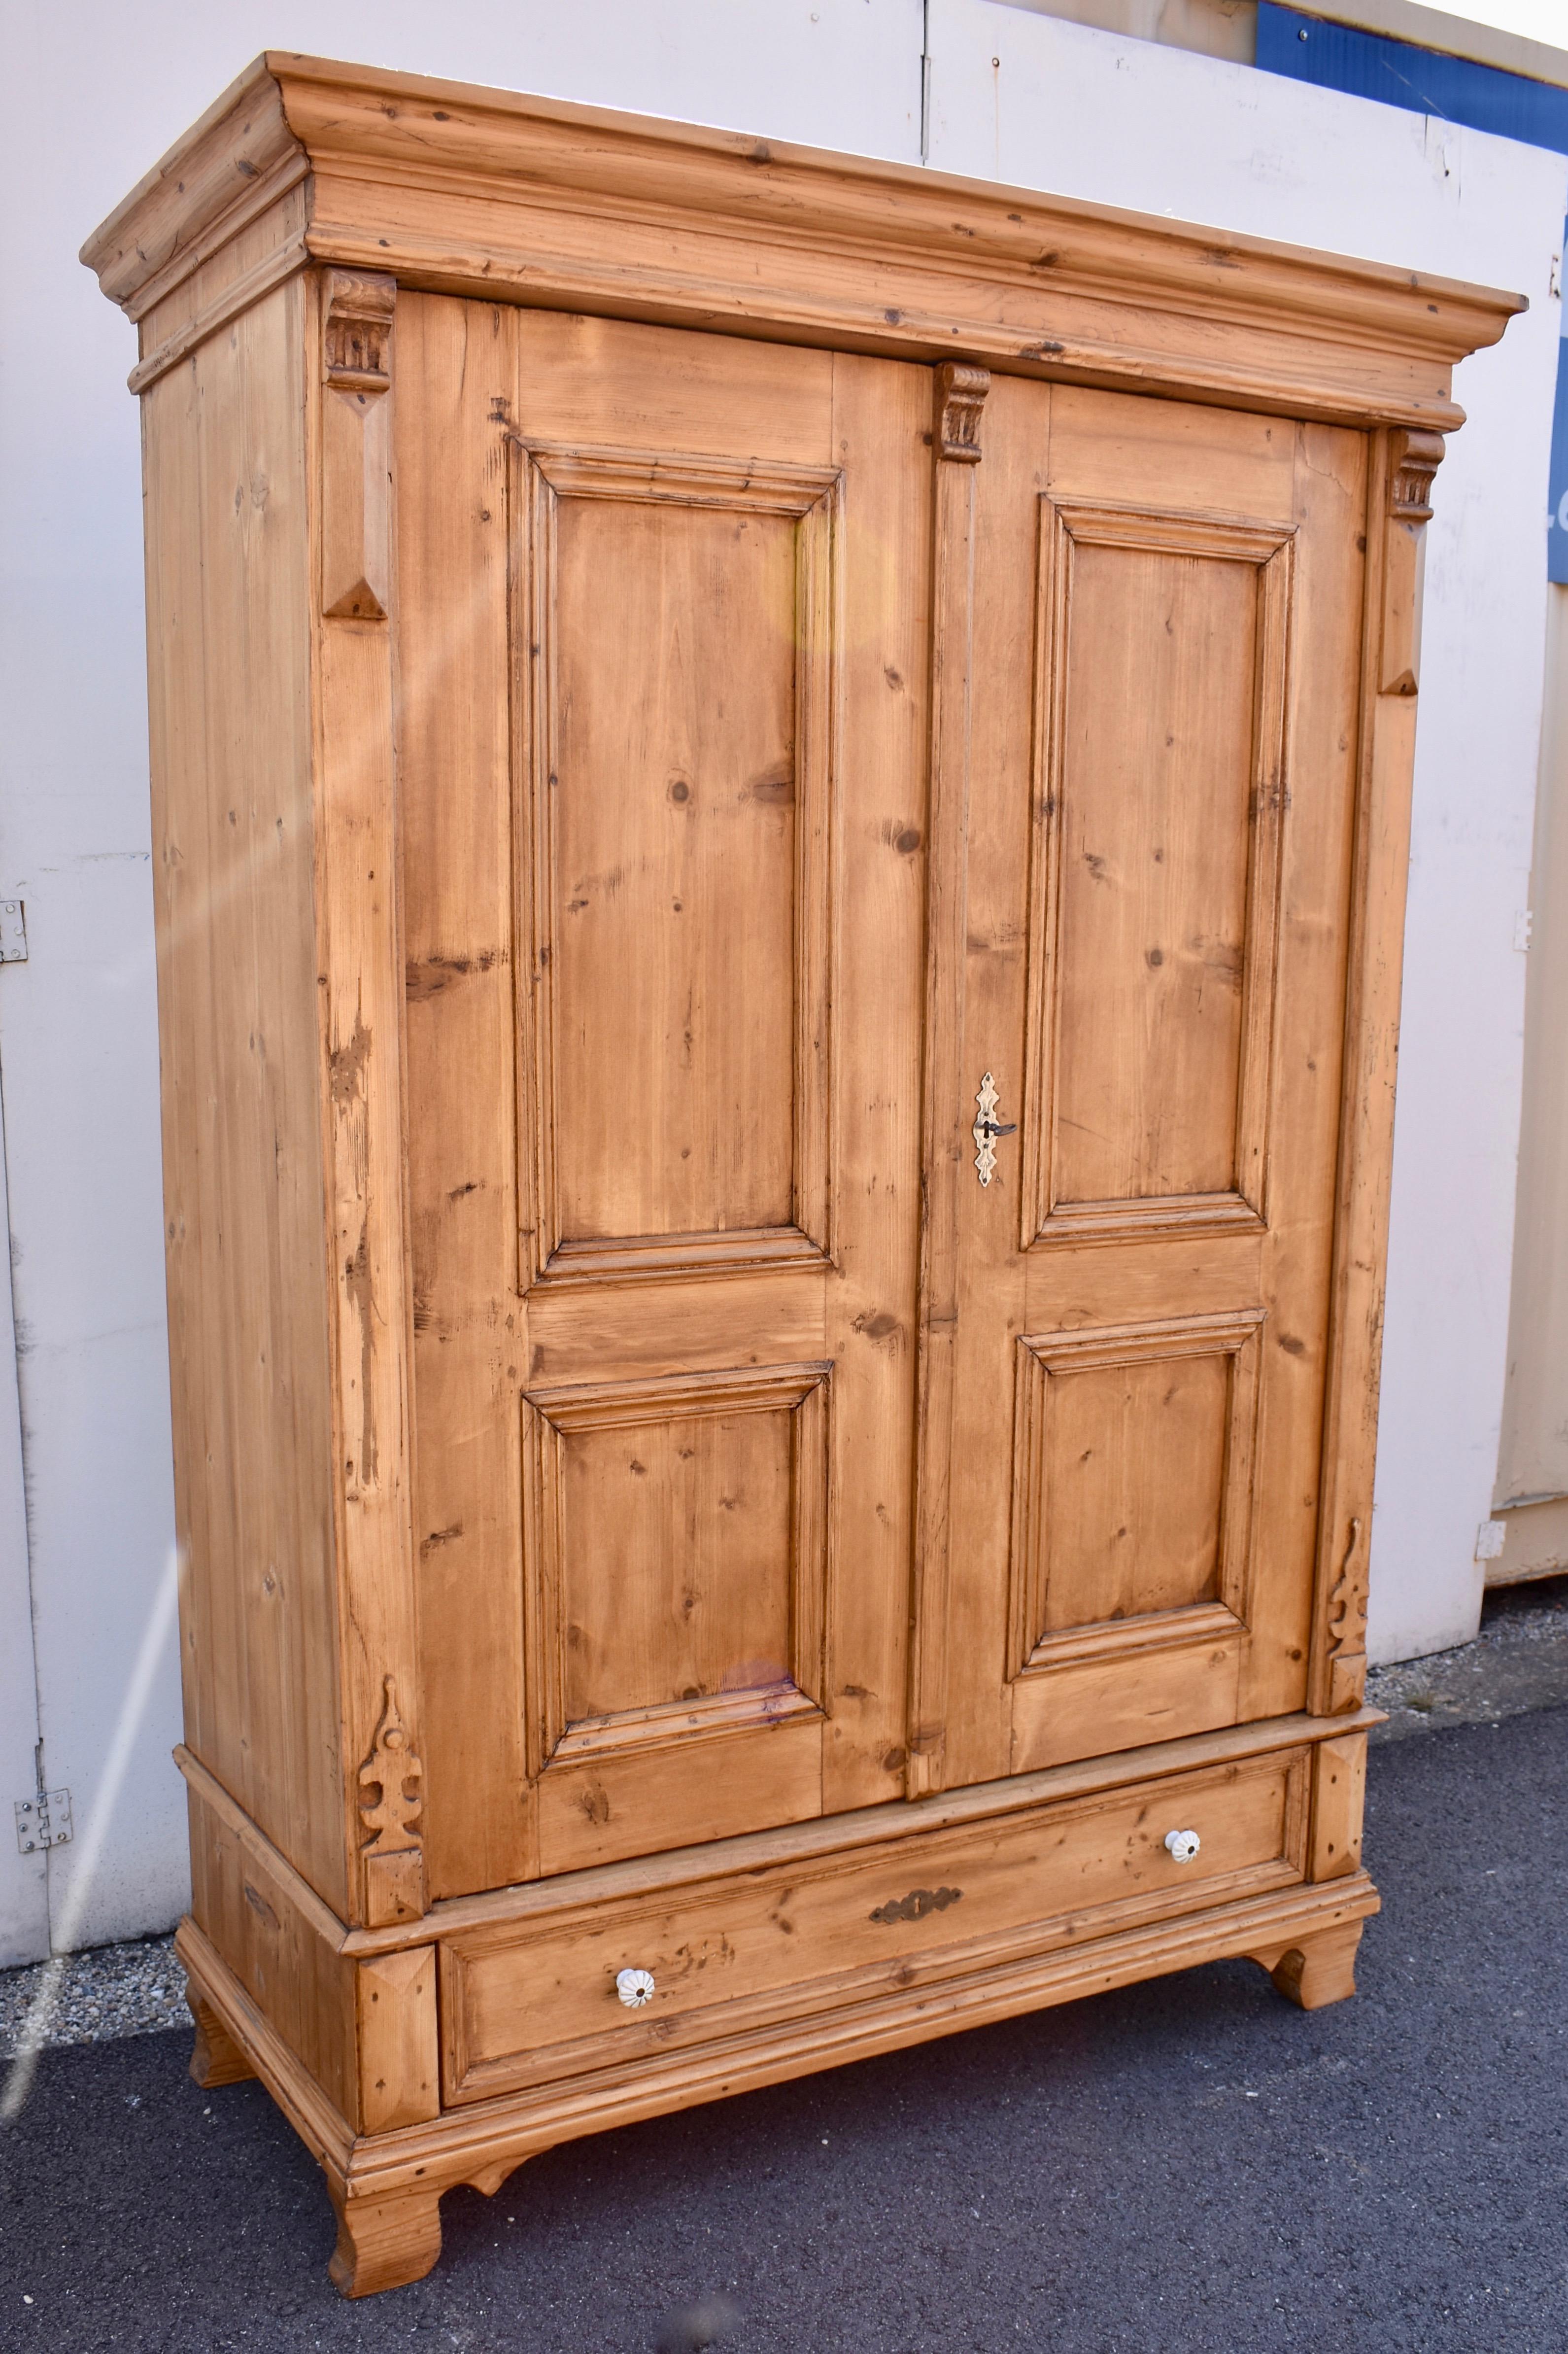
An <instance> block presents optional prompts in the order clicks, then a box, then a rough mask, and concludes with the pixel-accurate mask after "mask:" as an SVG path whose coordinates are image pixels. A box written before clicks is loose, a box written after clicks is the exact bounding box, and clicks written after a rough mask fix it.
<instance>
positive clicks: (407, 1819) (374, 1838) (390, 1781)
mask: <svg viewBox="0 0 1568 2354" xmlns="http://www.w3.org/2000/svg"><path fill="white" fill-rule="evenodd" d="M384 1689H385V1691H386V1695H387V1698H386V1705H385V1707H384V1708H383V1710H382V1712H381V1722H380V1723H379V1724H378V1725H377V1727H376V1740H375V1743H374V1744H373V1745H372V1748H371V1752H370V1755H369V1756H368V1757H367V1758H366V1761H365V1763H364V1765H362V1766H361V1767H360V1769H359V1790H360V1797H359V1811H360V1815H361V1817H362V1818H363V1819H364V1822H365V1827H366V1830H367V1831H368V1832H369V1834H370V1836H369V1838H368V1839H367V1840H366V1841H365V1842H364V1844H363V1846H362V1848H361V1850H360V1854H361V1857H362V1859H363V1861H364V1865H365V1912H366V1924H367V1925H368V1926H369V1927H370V1928H372V1929H381V1928H386V1927H387V1926H388V1925H391V1924H394V1923H396V1922H398V1921H417V1920H418V1918H419V1916H420V1915H421V1914H422V1913H423V1912H424V1910H425V1855H424V1848H423V1845H422V1843H421V1838H420V1832H421V1817H422V1815H423V1813H424V1806H425V1798H424V1777H425V1768H424V1765H423V1764H422V1762H421V1760H420V1759H419V1757H418V1755H416V1753H415V1751H414V1750H413V1749H412V1748H411V1747H410V1745H409V1742H408V1727H407V1726H406V1725H405V1724H404V1723H403V1720H402V1717H401V1715H400V1713H399V1712H398V1708H397V1691H396V1688H395V1686H394V1682H393V1679H392V1678H391V1677H390V1676H388V1677H387V1679H386V1681H385V1685H384ZM410 1786H413V1787H410Z"/></svg>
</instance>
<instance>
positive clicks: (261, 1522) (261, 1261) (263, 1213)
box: [143, 285, 346, 1910]
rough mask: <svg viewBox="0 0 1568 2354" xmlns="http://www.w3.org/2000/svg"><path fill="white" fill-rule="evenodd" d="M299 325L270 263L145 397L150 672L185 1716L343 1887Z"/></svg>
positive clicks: (319, 1873)
mask: <svg viewBox="0 0 1568 2354" xmlns="http://www.w3.org/2000/svg"><path fill="white" fill-rule="evenodd" d="M306 339H307V325H306V318H305V307H304V302H303V299H302V287H301V286H299V285H291V286H288V287H283V288H280V289H278V290H277V291H276V292H273V293H271V294H270V295H269V296H267V297H266V299H265V300H264V301H263V302H260V303H258V304H257V305H256V306H255V307H254V308H253V309H251V310H250V311H249V312H248V313H246V315H245V317H244V318H243V319H241V320H238V321H237V322H236V323H235V324H234V325H233V327H232V329H231V330H230V332H229V334H228V338H227V339H226V340H225V341H224V342H223V343H222V344H221V345H219V344H213V345H207V346H205V347H204V349H203V350H202V351H201V352H200V353H198V354H196V355H195V356H194V357H193V358H192V359H191V360H189V361H188V362H187V363H186V364H185V366H184V367H183V368H181V369H180V370H179V371H178V372H177V373H175V374H174V375H171V376H168V377H166V378H165V379H164V381H163V382H162V383H161V384H160V385H159V386H158V387H156V388H155V390H154V392H153V393H151V394H150V395H149V396H148V398H147V402H146V407H145V411H144V419H143V439H144V464H145V470H146V480H147V492H148V508H147V512H148V531H147V599H148V613H149V629H148V647H149V668H148V684H149V706H150V724H151V736H152V757H153V778H154V814H153V828H154V837H153V838H154V890H155V894H156V901H155V904H156V910H157V922H158V1003H159V1046H160V1057H161V1064H162V1070H163V1082H164V1097H163V1101H164V1172H165V1243H166V1257H167V1272H168V1299H169V1324H170V1372H171V1381H172V1385H173V1407H174V1431H175V1509H176V1526H177V1530H178V1535H179V1540H180V1548H181V1560H182V1573H181V1606H182V1635H181V1660H182V1670H183V1676H184V1686H185V1731H186V1737H187V1739H188V1740H189V1741H190V1743H191V1744H192V1746H193V1747H194V1748H195V1749H196V1752H197V1753H198V1754H199V1755H201V1756H202V1757H203V1758H204V1759H205V1760H206V1762H207V1764H208V1765H210V1766H211V1768H212V1770H213V1772H214V1773H215V1774H216V1775H217V1776H218V1777H219V1778H220V1779H221V1780H222V1781H223V1782H224V1784H225V1785H226V1786H227V1787H228V1788H229V1789H231V1790H233V1791H234V1792H236V1793H237V1794H238V1796H239V1797H240V1799H241V1800H242V1802H243V1804H244V1805H245V1807H246V1808H247V1809H248V1811H249V1814H250V1815H251V1816H252V1817H253V1818H254V1819H255V1820H256V1821H257V1822H258V1823H259V1824H260V1827H261V1828H262V1829H263V1830H264V1831H265V1833H266V1834H267V1836H268V1837H269V1838H270V1839H271V1840H274V1841H275V1842H276V1843H277V1845H278V1846H279V1847H280V1848H281V1849H282V1850H284V1852H285V1853H286V1854H288V1855H289V1856H290V1858H291V1860H292V1861H294V1862H295V1863H296V1864H297V1865H298V1866H299V1868H300V1869H301V1871H302V1872H303V1873H304V1874H305V1876H306V1877H307V1879H309V1880H310V1882H312V1884H313V1886H314V1887H315V1888H317V1889H318V1890H319V1891H320V1892H321V1893H322V1894H323V1896H324V1897H326V1899H327V1900H328V1901H329V1902H330V1903H334V1904H336V1905H337V1906H338V1907H339V1909H340V1910H341V1909H342V1906H343V1904H344V1894H345V1876H346V1865H345V1859H344V1842H343V1833H342V1820H343V1809H344V1803H345V1776H344V1766H343V1761H342V1756H341V1751H340V1746H339V1743H340V1735H339V1728H338V1705H337V1693H336V1689H335V1677H334V1657H335V1649H336V1618H337V1602H336V1595H335V1583H336V1581H335V1570H334V1559H333V1547H334V1532H333V1509H334V1508H333V1500H332V1487H333V1481H332V1463H333V1451H332V1446H333V1443H332V1438H331V1405H330V1391H329V1363H330V1360H329V1320H328V1299H327V1283H326V1277H327V1270H326V1264H325V1252H324V1247H323V1226H324V1183H323V1167H322V1154H323V1140H322V1120H321V1112H320V1108H319V1105H318V1102H317V1099H316V1095H315V1091H314V1088H313V1087H302V1085H301V1084H300V1079H301V1075H302V1073H303V1072H307V1071H309V1070H311V1069H312V1068H313V1066H314V1063H315V1058H316V1003H315V1001H316V979H315V976H316V956H315V942H314V939H313V928H312V882H311V874H312V860H313V809H312V742H311V732H310V702H309V695H310V687H309V675H310V673H309V649H310V639H309V614H308V599H309V597H310V574H309V563H308V554H307V551H308V545H309V540H308V533H309V511H310V492H309V486H308V478H307V473H306V457H305V435H304V429H303V408H304V400H305V387H304V378H305V373H306V369H307V365H308V361H307V350H306ZM220 1075H221V1076H220Z"/></svg>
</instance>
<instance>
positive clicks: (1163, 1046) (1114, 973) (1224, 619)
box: [1024, 498, 1293, 1245]
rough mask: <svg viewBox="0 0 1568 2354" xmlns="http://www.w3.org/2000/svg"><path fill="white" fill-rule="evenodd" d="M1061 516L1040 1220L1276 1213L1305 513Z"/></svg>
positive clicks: (1050, 1235)
mask: <svg viewBox="0 0 1568 2354" xmlns="http://www.w3.org/2000/svg"><path fill="white" fill-rule="evenodd" d="M1040 534H1041V545H1040V564H1039V577H1040V581H1041V598H1040V612H1039V631H1040V641H1039V654H1038V659H1037V673H1036V674H1037V677H1038V679H1039V683H1040V711H1039V715H1038V719H1037V723H1036V741H1037V744H1038V746H1039V758H1040V767H1041V774H1040V779H1039V785H1038V790H1037V795H1036V817H1035V840H1034V844H1033V875H1034V876H1035V887H1034V889H1033V892H1032V895H1031V896H1032V906H1031V910H1030V933H1031V943H1032V957H1033V986H1032V1003H1031V1008H1030V1030H1031V1041H1030V1047H1029V1053H1028V1064H1027V1068H1028V1075H1029V1092H1028V1097H1027V1099H1026V1102H1025V1107H1024V1150H1025V1171H1026V1174H1025V1192H1024V1204H1025V1220H1026V1227H1025V1235H1024V1240H1025V1243H1026V1245H1027V1243H1028V1242H1029V1241H1030V1240H1032V1239H1039V1240H1043V1241H1054V1240H1059V1239H1063V1238H1068V1237H1071V1236H1073V1235H1079V1236H1082V1235H1101V1234H1104V1235H1113V1234H1121V1233H1125V1232H1128V1231H1129V1230H1130V1229H1132V1228H1135V1227H1136V1228H1137V1229H1139V1230H1142V1231H1160V1230H1161V1229H1164V1230H1170V1229H1171V1228H1173V1227H1175V1228H1181V1227H1187V1226H1191V1225H1193V1224H1202V1225H1233V1226H1234V1225H1240V1226H1244V1227H1245V1226H1246V1225H1254V1224H1255V1223H1257V1222H1258V1221H1259V1220H1262V1219H1264V1218H1265V1217H1266V1198H1265V1187H1266V1157H1267V1119H1268V1090H1269V1051H1270V1041H1271V1037H1272V1034H1273V1028H1274V1020H1275V997H1276V984H1277V940H1276V927H1277V906H1278V875H1279V854H1280V841H1281V833H1282V819H1283V811H1284V808H1285V805H1286V798H1287V778H1286V773H1285V716H1286V689H1287V649H1288V645H1289V641H1290V630H1291V574H1292V552H1293V548H1292V543H1293V528H1292V526H1290V525H1285V526H1284V527H1283V528H1282V527H1281V526H1279V525H1272V524H1269V523H1266V522H1265V523H1255V522H1237V521H1232V520H1229V519H1225V518H1222V517H1217V516H1211V515H1204V514H1191V513H1187V514H1182V513H1176V512H1171V511H1166V512H1160V511H1156V510H1152V509H1142V510H1140V509H1136V508H1122V507H1116V506H1111V505H1100V504H1095V505H1090V504H1075V503H1070V502H1066V501H1057V500H1054V499H1050V498H1044V499H1042V500H1041V502H1040ZM1030 1221H1032V1222H1033V1225H1032V1227H1031V1225H1030V1224H1029V1222H1030Z"/></svg>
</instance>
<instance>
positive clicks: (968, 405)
mask: <svg viewBox="0 0 1568 2354" xmlns="http://www.w3.org/2000/svg"><path fill="white" fill-rule="evenodd" d="M990 390H991V370H990V369H989V368H982V367H971V366H969V363H968V362H967V361H964V360H944V361H943V363H942V365H941V366H940V367H939V368H938V370H937V455H938V458H956V459H957V460H958V461H959V463H960V464H961V465H967V466H974V465H978V464H979V462H980V410H981V409H982V408H984V406H985V397H986V395H987V393H988V392H989V391H990Z"/></svg>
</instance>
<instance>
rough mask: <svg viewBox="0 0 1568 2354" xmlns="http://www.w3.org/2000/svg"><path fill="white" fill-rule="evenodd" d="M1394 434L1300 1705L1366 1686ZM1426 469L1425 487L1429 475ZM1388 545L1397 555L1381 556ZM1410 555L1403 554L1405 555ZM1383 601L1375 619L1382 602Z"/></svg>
mask: <svg viewBox="0 0 1568 2354" xmlns="http://www.w3.org/2000/svg"><path fill="white" fill-rule="evenodd" d="M1392 440H1393V437H1392V436H1389V435H1385V434H1377V435H1374V436H1373V437H1372V443H1371V453H1370V463H1369V465H1368V467H1367V471H1366V476H1365V485H1366V487H1365V497H1366V509H1365V513H1366V525H1365V536H1366V542H1367V564H1366V586H1365V595H1364V601H1363V604H1362V609H1361V620H1362V643H1361V661H1360V664H1359V670H1360V714H1359V723H1360V724H1359V728H1358V735H1357V776H1356V788H1355V832H1354V841H1353V849H1352V854H1351V855H1352V860H1353V865H1352V874H1351V892H1350V918H1349V921H1350V940H1349V972H1350V981H1349V987H1348V991H1347V998H1346V1005H1345V1023H1344V1045H1343V1065H1342V1070H1343V1079H1342V1087H1343V1099H1342V1106H1341V1111H1340V1150H1339V1168H1338V1172H1337V1188H1338V1202H1337V1205H1336V1206H1337V1215H1336V1218H1335V1223H1334V1245H1333V1267H1332V1275H1331V1278H1330V1284H1331V1288H1330V1331H1329V1337H1328V1346H1327V1385H1326V1394H1325V1399H1324V1407H1323V1457H1322V1485H1321V1495H1320V1499H1319V1516H1318V1558H1317V1575H1316V1581H1315V1599H1314V1609H1313V1618H1312V1635H1311V1678H1310V1686H1309V1690H1310V1705H1312V1706H1313V1707H1316V1708H1320V1709H1322V1710H1324V1711H1325V1712H1333V1711H1336V1710H1339V1709H1341V1708H1345V1709H1350V1708H1355V1707H1359V1705H1360V1704H1361V1698H1362V1694H1363V1692H1364V1691H1365V1687H1366V1594H1367V1569H1368V1546H1369V1540H1370V1534H1371V1529H1372V1473H1373V1469H1374V1468H1375V1464H1376V1458H1377V1407H1378V1381H1379V1374H1380V1372H1381V1368H1382V1361H1383V1275H1384V1267H1385V1262H1386V1257H1387V1249H1388V1198H1389V1182H1390V1173H1391V1170H1392V1165H1393V1090H1394V1076H1395V1070H1396V1066H1397V1060H1398V1053H1399V998H1400V981H1401V977H1402V973H1403V968H1404V899H1405V888H1406V877H1407V874H1408V866H1409V852H1410V791H1411V779H1412V776H1413V772H1414V752H1415V705H1416V697H1415V695H1414V693H1413V692H1412V691H1411V689H1412V688H1413V687H1414V684H1416V682H1415V680H1414V675H1413V674H1411V675H1410V676H1408V677H1407V676H1406V675H1405V671H1404V667H1399V668H1398V669H1397V670H1396V674H1395V676H1394V680H1393V690H1392V691H1387V692H1385V691H1384V690H1383V669H1382V660H1381V658H1382V651H1383V642H1384V636H1385V630H1386V629H1388V628H1391V627H1392V628H1393V629H1394V630H1396V631H1400V632H1401V633H1402V639H1403V643H1404V650H1405V651H1413V645H1414V642H1413V640H1411V639H1410V638H1409V636H1408V629H1407V618H1406V616H1405V615H1404V614H1402V613H1401V612H1400V610H1398V599H1399V598H1400V597H1401V595H1402V594H1403V596H1404V599H1405V603H1406V606H1407V607H1409V608H1412V609H1413V608H1414V580H1413V578H1412V577H1411V575H1410V572H1409V569H1408V565H1407V562H1406V558H1407V556H1408V554H1409V550H1410V547H1411V543H1412V535H1413V534H1414V535H1417V536H1418V535H1420V525H1419V523H1418V522H1416V523H1413V521H1412V519H1411V517H1410V515H1409V514H1408V513H1407V512H1401V511H1400V510H1399V508H1398V507H1397V506H1396V504H1395V490H1396V484H1397V460H1398V457H1399V455H1400V451H1398V450H1397V449H1393V448H1391V446H1390V445H1391V441H1392ZM1430 480H1431V476H1430V471H1429V470H1428V471H1427V472H1426V477H1425V485H1424V488H1425V486H1427V485H1429V484H1430ZM1396 549H1397V550H1398V552H1399V553H1398V561H1397V562H1394V561H1392V560H1391V558H1392V557H1393V551H1394V550H1396ZM1419 553H1420V551H1419V549H1417V550H1416V554H1417V555H1419ZM1390 599H1393V600H1395V611H1394V616H1393V621H1392V622H1391V621H1390V620H1389V604H1390Z"/></svg>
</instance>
